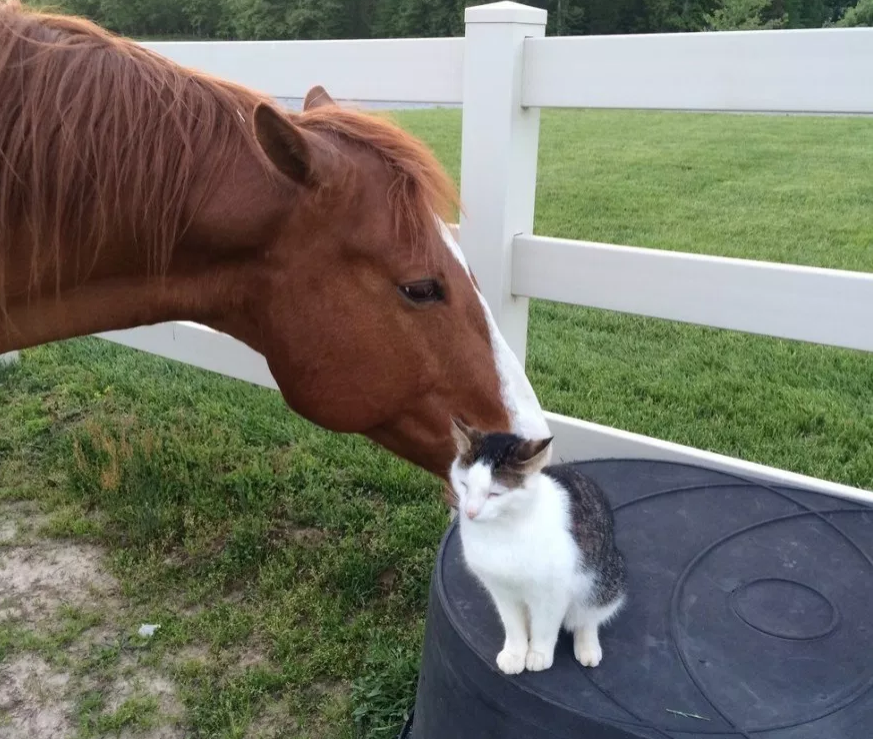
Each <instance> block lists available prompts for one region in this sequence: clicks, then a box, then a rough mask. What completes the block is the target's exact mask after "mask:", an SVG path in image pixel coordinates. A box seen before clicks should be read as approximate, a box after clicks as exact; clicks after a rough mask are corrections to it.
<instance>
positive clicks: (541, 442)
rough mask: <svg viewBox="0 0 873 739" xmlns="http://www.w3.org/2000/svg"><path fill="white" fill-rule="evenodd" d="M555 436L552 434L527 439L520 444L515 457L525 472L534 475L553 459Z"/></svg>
mask: <svg viewBox="0 0 873 739" xmlns="http://www.w3.org/2000/svg"><path fill="white" fill-rule="evenodd" d="M554 438H555V437H553V436H550V437H549V438H548V439H533V440H527V441H524V442H523V443H522V444H520V445H519V447H518V449H517V450H516V452H515V459H516V461H517V462H518V463H519V466H520V467H521V471H522V472H523V473H524V474H526V475H532V474H533V473H534V472H539V471H540V470H541V469H542V468H543V467H545V466H546V465H547V464H548V463H549V462H550V461H551V459H552V440H553V439H554Z"/></svg>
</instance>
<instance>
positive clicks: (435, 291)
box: [400, 280, 446, 303]
mask: <svg viewBox="0 0 873 739" xmlns="http://www.w3.org/2000/svg"><path fill="white" fill-rule="evenodd" d="M400 292H401V293H402V294H403V297H404V298H406V299H407V300H410V301H412V302H413V303H436V302H437V301H440V300H444V299H445V297H446V296H445V293H444V292H443V286H442V285H440V283H439V282H437V281H436V280H419V281H418V282H410V283H408V284H406V285H401V286H400Z"/></svg>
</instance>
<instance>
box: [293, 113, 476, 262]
mask: <svg viewBox="0 0 873 739" xmlns="http://www.w3.org/2000/svg"><path fill="white" fill-rule="evenodd" d="M292 120H294V121H295V122H296V123H298V124H299V125H300V126H301V127H303V128H307V129H310V130H313V131H317V132H319V133H322V134H326V135H328V136H336V137H341V138H344V139H346V140H348V141H351V142H354V143H357V144H360V145H362V146H364V147H366V148H368V149H370V150H371V151H373V152H375V153H376V154H377V155H378V156H379V157H380V158H381V159H382V161H383V163H384V164H385V166H386V167H388V169H389V171H391V173H392V174H393V181H392V185H391V187H390V189H389V192H388V198H389V203H390V206H391V208H392V210H393V211H394V218H395V229H396V231H397V235H398V237H399V238H405V239H408V240H410V241H411V242H413V246H414V243H415V242H416V240H417V238H418V236H419V235H420V234H423V233H428V231H429V230H431V229H433V225H434V216H437V217H439V218H442V219H443V220H444V221H447V220H449V219H450V218H452V217H453V216H454V214H455V211H456V209H457V208H458V206H459V198H458V193H457V189H456V187H455V183H454V181H453V180H452V179H451V177H449V175H448V174H447V173H446V171H445V169H443V167H442V165H441V164H440V162H439V160H438V159H437V158H436V157H435V156H434V154H433V153H432V152H431V150H430V149H429V148H428V147H427V146H425V145H424V144H423V143H422V142H421V141H419V140H418V139H416V138H415V137H414V136H412V135H411V134H409V133H407V132H406V131H404V130H403V129H402V128H400V127H399V126H397V125H395V124H394V123H393V122H391V121H390V120H388V119H387V118H383V117H381V116H378V115H369V114H364V113H361V112H358V111H356V110H354V109H350V108H340V107H338V106H334V105H325V106H320V107H315V108H311V109H309V110H307V111H304V112H303V113H301V114H298V115H292Z"/></svg>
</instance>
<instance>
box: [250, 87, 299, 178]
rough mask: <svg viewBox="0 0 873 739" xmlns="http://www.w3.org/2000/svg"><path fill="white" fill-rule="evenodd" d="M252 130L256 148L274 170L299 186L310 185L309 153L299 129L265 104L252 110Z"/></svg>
mask: <svg viewBox="0 0 873 739" xmlns="http://www.w3.org/2000/svg"><path fill="white" fill-rule="evenodd" d="M254 126H255V138H257V140H258V145H259V146H260V147H261V149H262V150H263V152H264V154H266V155H267V158H268V159H269V160H270V161H271V162H272V163H273V164H274V165H275V167H276V169H278V170H279V171H280V172H281V173H282V174H284V175H285V176H286V177H288V178H289V179H291V180H293V181H294V182H297V183H298V184H300V185H309V184H312V180H313V175H312V152H311V151H310V147H309V144H308V143H307V142H306V139H305V138H304V136H303V133H302V132H301V131H300V129H299V128H297V126H295V125H294V124H293V123H292V122H291V121H290V120H289V119H288V118H287V117H286V116H283V115H282V114H281V113H279V111H277V110H276V109H275V108H273V107H272V106H270V105H266V104H264V103H260V104H259V105H258V107H257V108H255V115H254Z"/></svg>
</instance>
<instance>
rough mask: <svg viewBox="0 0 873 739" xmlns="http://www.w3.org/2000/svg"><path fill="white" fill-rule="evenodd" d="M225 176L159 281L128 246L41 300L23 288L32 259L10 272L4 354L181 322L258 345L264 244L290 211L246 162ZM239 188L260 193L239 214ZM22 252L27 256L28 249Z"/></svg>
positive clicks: (43, 292)
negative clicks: (249, 314)
mask: <svg viewBox="0 0 873 739" xmlns="http://www.w3.org/2000/svg"><path fill="white" fill-rule="evenodd" d="M227 171H228V175H227V176H226V177H225V178H224V180H223V181H222V182H221V183H219V184H218V186H217V187H216V188H215V191H214V192H213V193H212V194H211V196H210V197H209V199H208V200H207V201H206V202H205V203H202V204H201V207H200V210H199V212H198V215H197V217H196V218H195V219H194V222H193V223H192V224H191V227H190V228H189V230H188V232H187V233H186V235H185V237H184V238H183V240H182V242H181V243H180V244H179V245H177V247H176V250H175V254H174V257H173V260H172V261H171V263H170V266H169V268H168V270H167V272H166V273H165V274H163V275H161V276H150V275H149V265H148V260H147V259H144V258H143V257H142V256H141V255H139V256H138V255H136V254H134V253H133V249H132V248H131V245H130V242H129V241H124V240H121V241H119V242H118V243H115V244H111V245H109V248H106V249H103V250H101V251H100V252H99V254H98V255H96V257H95V258H94V261H93V264H92V265H91V268H90V269H89V275H88V277H87V278H86V279H84V280H81V281H79V280H72V279H68V278H67V277H65V276H64V275H61V276H60V278H59V276H58V275H57V274H55V273H54V272H52V273H50V274H47V275H45V276H44V279H43V280H42V281H41V284H40V285H38V286H37V287H36V290H35V291H31V290H29V289H28V288H26V286H27V280H28V273H29V270H30V263H29V260H28V259H26V258H24V259H21V260H20V261H19V262H18V263H17V264H16V263H15V262H13V263H12V264H11V265H8V267H9V268H11V270H10V269H8V270H7V274H6V280H5V282H6V285H7V286H8V287H11V288H12V290H11V294H9V293H7V296H6V306H5V316H4V314H3V312H2V308H0V354H2V353H5V352H7V351H14V350H17V349H25V348H28V347H32V346H37V345H40V344H45V343H49V342H52V341H59V340H64V339H70V338H75V337H80V336H88V335H91V334H95V333H101V332H105V331H117V330H122V329H129V328H135V327H138V326H145V325H151V324H155V323H162V322H165V321H181V320H186V321H195V322H198V323H203V324H205V325H208V326H211V327H213V328H216V329H218V330H222V331H225V332H227V333H230V334H231V335H233V336H235V337H236V338H238V339H240V340H241V341H244V342H246V343H248V344H250V345H253V342H254V340H255V337H256V331H255V330H254V329H253V327H252V326H250V325H248V323H247V320H246V309H247V303H248V300H249V296H251V295H253V294H256V293H257V289H258V288H257V286H258V284H259V280H260V274H261V272H260V267H259V256H260V254H261V251H262V248H263V245H264V244H265V243H266V241H267V240H268V239H269V238H270V235H271V234H272V233H273V231H274V229H275V227H276V223H277V220H278V219H279V218H282V217H283V215H284V213H285V205H284V202H283V201H282V200H281V199H280V198H278V197H277V196H276V193H275V192H274V191H273V190H271V188H269V187H266V188H265V187H264V181H263V170H262V168H261V165H260V164H259V163H257V162H255V161H249V160H248V159H247V158H245V157H243V159H241V160H239V161H236V162H233V163H230V164H229V166H228V170H227ZM241 183H242V186H243V187H246V186H247V187H251V188H258V189H257V192H258V195H259V197H257V198H253V204H252V205H251V207H246V208H240V207H239V206H238V202H239V195H240V185H241ZM19 253H20V254H23V255H24V256H25V257H26V256H27V254H28V250H27V249H22V250H20V251H19ZM58 284H60V286H61V287H60V290H56V287H57V285H58ZM16 286H17V289H16ZM253 348H256V349H257V348H258V347H257V346H254V347H253Z"/></svg>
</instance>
